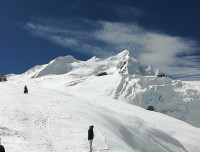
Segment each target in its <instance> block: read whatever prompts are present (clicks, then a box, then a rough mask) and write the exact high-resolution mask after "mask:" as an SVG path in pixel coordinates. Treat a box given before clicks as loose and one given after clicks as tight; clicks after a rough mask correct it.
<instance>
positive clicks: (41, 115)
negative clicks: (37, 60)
mask: <svg viewBox="0 0 200 152" xmlns="http://www.w3.org/2000/svg"><path fill="white" fill-rule="evenodd" d="M101 72H106V73H107V74H108V75H105V76H96V75H97V74H98V73H101ZM158 73H159V70H158V69H156V68H154V67H152V66H149V67H144V66H142V64H140V63H139V62H138V61H137V60H136V59H134V58H133V57H131V56H130V55H129V52H128V51H123V52H121V53H119V54H118V55H116V56H112V57H110V58H107V59H99V58H92V59H90V60H88V61H79V60H76V59H74V58H73V57H72V56H66V57H59V58H57V59H55V60H53V61H51V62H50V63H49V64H46V65H41V66H36V67H34V68H32V69H30V70H28V71H27V72H25V73H24V74H21V75H11V76H10V77H9V78H8V80H9V81H7V82H5V83H0V89H1V92H0V97H1V98H0V102H1V106H0V138H2V144H3V145H4V146H5V148H6V150H7V151H10V152H12V151H13V152H14V151H15V152H19V151H20V152H21V151H26V152H32V151H34V152H37V151H38V152H41V151H42V152H50V151H54V152H58V151H59V152H64V151H67V152H86V151H88V149H89V143H88V141H87V130H88V127H89V126H90V125H94V131H95V139H94V150H93V151H97V152H105V151H110V152H152V151H153V152H199V151H200V146H199V142H200V137H199V133H200V128H199V127H200V118H199V114H200V112H199V107H200V104H199V103H200V98H199V97H200V96H199V95H200V92H199V84H200V82H182V81H179V80H172V79H170V78H158V77H156V76H155V75H156V74H158ZM24 85H27V86H28V89H29V94H23V87H24ZM150 105H151V106H154V108H155V110H156V111H157V112H152V111H147V110H145V109H146V108H147V107H148V106H150ZM197 127H198V128H197Z"/></svg>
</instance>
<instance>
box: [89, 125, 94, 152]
mask: <svg viewBox="0 0 200 152" xmlns="http://www.w3.org/2000/svg"><path fill="white" fill-rule="evenodd" d="M93 128H94V126H93V125H92V126H90V127H89V130H88V140H89V142H90V151H92V141H93V138H94V132H93Z"/></svg>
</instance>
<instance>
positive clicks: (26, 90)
mask: <svg viewBox="0 0 200 152" xmlns="http://www.w3.org/2000/svg"><path fill="white" fill-rule="evenodd" d="M24 93H28V88H27V86H26V85H25V87H24Z"/></svg>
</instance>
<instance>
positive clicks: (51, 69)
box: [36, 55, 78, 77]
mask: <svg viewBox="0 0 200 152" xmlns="http://www.w3.org/2000/svg"><path fill="white" fill-rule="evenodd" d="M74 62H78V61H77V60H76V59H75V58H74V57H73V56H69V55H68V56H64V57H58V58H56V59H55V60H52V61H51V62H50V63H49V64H47V66H46V67H45V68H44V69H42V70H41V71H40V72H39V73H38V74H37V75H36V77H41V76H44V75H50V74H56V75H59V74H65V73H67V72H69V71H71V70H72V65H71V64H73V63H74Z"/></svg>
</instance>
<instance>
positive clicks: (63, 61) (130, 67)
mask: <svg viewBox="0 0 200 152" xmlns="http://www.w3.org/2000/svg"><path fill="white" fill-rule="evenodd" d="M33 69H34V72H33V73H32V77H36V78H38V77H42V76H45V75H60V74H67V73H70V74H74V75H78V76H80V77H82V76H91V75H96V74H98V73H101V72H106V73H107V74H113V73H116V72H118V73H121V74H129V75H142V76H155V75H157V74H158V73H159V70H158V69H157V68H155V67H152V66H149V67H148V68H146V67H144V66H142V65H141V64H140V63H139V61H138V60H136V59H135V58H134V57H132V56H130V53H129V51H128V50H124V51H122V52H120V53H119V54H117V55H115V56H112V57H109V58H107V59H99V58H96V57H93V58H91V59H89V60H87V61H80V60H76V59H75V58H74V57H73V56H64V57H58V58H56V59H55V60H52V61H51V62H50V63H48V64H46V65H43V66H41V67H40V68H38V70H37V73H36V72H35V68H33ZM30 74H31V70H29V72H28V75H30Z"/></svg>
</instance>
